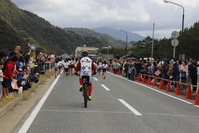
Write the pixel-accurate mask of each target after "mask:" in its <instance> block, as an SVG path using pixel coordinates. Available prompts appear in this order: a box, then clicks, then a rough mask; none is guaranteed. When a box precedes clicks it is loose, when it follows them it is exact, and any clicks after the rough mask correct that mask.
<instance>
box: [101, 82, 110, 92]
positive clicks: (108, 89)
mask: <svg viewBox="0 0 199 133" xmlns="http://www.w3.org/2000/svg"><path fill="white" fill-rule="evenodd" d="M101 86H102V87H103V88H104V89H105V90H107V91H111V90H110V89H109V88H107V87H106V86H105V85H104V84H101Z"/></svg>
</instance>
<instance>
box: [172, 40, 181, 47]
mask: <svg viewBox="0 0 199 133" xmlns="http://www.w3.org/2000/svg"><path fill="white" fill-rule="evenodd" d="M178 44H179V41H178V40H177V39H175V38H174V39H173V40H171V45H172V46H174V47H176V46H178Z"/></svg>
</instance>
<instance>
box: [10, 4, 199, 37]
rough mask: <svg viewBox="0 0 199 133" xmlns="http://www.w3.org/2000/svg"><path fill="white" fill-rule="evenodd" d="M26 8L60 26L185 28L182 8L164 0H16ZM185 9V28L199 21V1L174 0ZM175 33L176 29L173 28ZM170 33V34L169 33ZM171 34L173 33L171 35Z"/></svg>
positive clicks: (140, 29) (162, 30)
mask: <svg viewBox="0 0 199 133" xmlns="http://www.w3.org/2000/svg"><path fill="white" fill-rule="evenodd" d="M12 1H13V2H14V3H15V4H16V5H17V6H19V7H20V8H22V9H25V10H28V11H31V12H33V13H35V14H37V15H38V16H41V17H43V18H45V19H46V20H47V21H49V22H50V23H51V24H53V25H56V26H58V27H62V28H63V27H84V28H97V27H105V26H106V27H110V28H114V29H123V30H128V31H137V32H139V33H147V32H148V33H149V32H150V31H151V30H152V25H153V23H155V24H156V29H157V31H160V32H159V33H161V34H158V37H165V36H164V33H165V35H167V36H168V35H169V33H168V31H169V30H172V29H178V31H179V30H180V29H181V23H182V9H180V8H181V7H178V6H176V5H173V4H170V3H165V2H164V1H163V0H125V1H124V0H110V1H107V0H56V1H55V0H25V1H24V0H12ZM171 1H173V2H176V3H179V4H182V5H183V6H184V8H185V27H187V26H189V27H190V26H191V25H193V24H194V22H196V21H198V20H197V17H196V16H197V14H196V13H198V12H199V0H189V1H187V0H171ZM171 32H172V31H171ZM166 33H167V34H166ZM168 37H170V36H168Z"/></svg>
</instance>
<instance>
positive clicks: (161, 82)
mask: <svg viewBox="0 0 199 133" xmlns="http://www.w3.org/2000/svg"><path fill="white" fill-rule="evenodd" d="M159 89H161V90H162V89H163V81H162V78H161V80H160V86H159Z"/></svg>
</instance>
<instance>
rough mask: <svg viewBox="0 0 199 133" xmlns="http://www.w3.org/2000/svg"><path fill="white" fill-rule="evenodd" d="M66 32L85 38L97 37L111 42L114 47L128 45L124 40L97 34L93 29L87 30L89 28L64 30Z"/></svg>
mask: <svg viewBox="0 0 199 133" xmlns="http://www.w3.org/2000/svg"><path fill="white" fill-rule="evenodd" d="M64 29H65V30H66V31H73V32H75V33H76V34H78V35H81V36H83V37H86V36H93V37H97V38H98V39H100V40H101V39H102V40H106V41H107V42H109V44H113V45H114V46H120V47H124V46H125V45H126V43H125V42H124V41H122V40H117V39H115V38H113V37H112V36H110V35H108V34H102V33H99V32H95V31H93V30H91V29H87V28H67V27H66V28H64Z"/></svg>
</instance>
